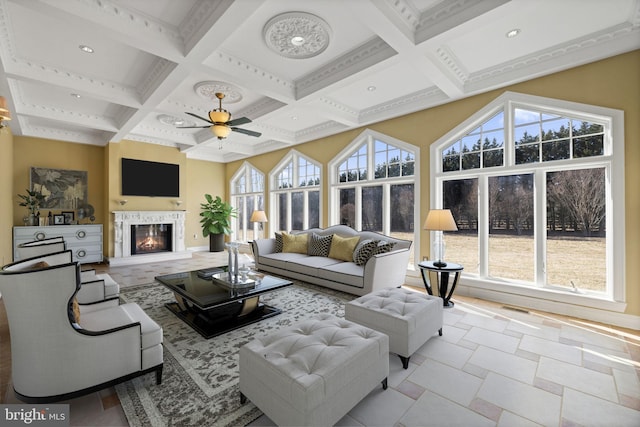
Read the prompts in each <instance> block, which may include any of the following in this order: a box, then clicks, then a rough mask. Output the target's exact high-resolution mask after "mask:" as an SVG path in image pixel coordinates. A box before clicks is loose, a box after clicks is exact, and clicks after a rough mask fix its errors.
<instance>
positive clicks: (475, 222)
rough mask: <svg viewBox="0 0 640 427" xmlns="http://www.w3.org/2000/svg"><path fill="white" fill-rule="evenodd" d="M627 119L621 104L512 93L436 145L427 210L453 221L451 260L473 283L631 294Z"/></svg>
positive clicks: (620, 297)
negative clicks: (447, 213) (627, 285)
mask: <svg viewBox="0 0 640 427" xmlns="http://www.w3.org/2000/svg"><path fill="white" fill-rule="evenodd" d="M623 126H624V123H623V115H622V112H620V111H618V110H611V109H607V108H600V107H595V106H589V105H582V104H575V103H570V102H563V101H559V100H555V99H547V98H540V97H533V96H527V95H521V94H515V93H505V94H504V95H502V96H501V97H499V98H498V99H497V100H495V101H494V102H492V103H491V104H490V105H488V106H487V107H485V108H484V109H483V110H481V111H479V112H478V113H477V114H476V115H474V116H473V117H471V118H470V119H468V120H467V121H466V122H464V123H462V124H461V125H460V126H458V127H457V128H456V129H454V130H453V131H451V132H450V133H449V134H447V135H445V136H444V137H442V138H441V139H440V140H439V141H436V142H435V143H434V144H433V145H432V148H431V184H432V191H431V197H432V200H431V206H432V207H433V208H439V207H442V208H448V209H451V211H452V213H453V216H454V218H455V219H456V222H457V224H458V231H457V232H447V233H446V236H445V241H446V245H447V254H448V255H447V259H449V260H451V261H452V262H459V263H460V264H462V265H463V266H464V275H465V279H466V282H467V283H470V284H471V285H474V284H477V285H481V286H482V287H483V289H494V290H498V289H500V290H505V288H506V287H511V289H510V290H509V292H515V293H520V294H525V295H538V294H536V293H535V292H537V291H543V292H545V293H546V295H545V297H546V298H550V299H557V300H563V301H565V300H567V295H570V296H571V298H570V299H574V297H576V298H579V297H582V299H587V298H585V297H591V298H593V297H595V298H599V299H600V302H598V303H594V306H597V305H599V307H600V308H602V299H603V298H604V299H608V300H610V301H618V302H622V301H624V279H623V277H624V172H623V168H624V157H623V156H624V154H623V153H624V134H623V131H622V130H621V129H623ZM532 292H533V293H532ZM557 295H561V296H557ZM587 304H588V303H587ZM612 307H613V308H612V309H619V307H618V308H615V306H612Z"/></svg>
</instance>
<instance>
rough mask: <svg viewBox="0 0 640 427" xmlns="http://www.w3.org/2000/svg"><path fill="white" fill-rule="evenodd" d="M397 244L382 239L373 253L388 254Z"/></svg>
mask: <svg viewBox="0 0 640 427" xmlns="http://www.w3.org/2000/svg"><path fill="white" fill-rule="evenodd" d="M395 245H396V244H395V242H385V241H384V240H380V241H379V242H378V245H377V246H376V248H375V250H374V251H373V255H378V254H386V253H387V252H391V250H392V249H393V247H394V246H395ZM373 255H371V256H373Z"/></svg>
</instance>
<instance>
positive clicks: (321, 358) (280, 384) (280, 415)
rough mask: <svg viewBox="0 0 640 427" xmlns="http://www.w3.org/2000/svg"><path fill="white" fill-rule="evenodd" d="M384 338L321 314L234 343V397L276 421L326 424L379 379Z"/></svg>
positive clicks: (384, 366)
mask: <svg viewBox="0 0 640 427" xmlns="http://www.w3.org/2000/svg"><path fill="white" fill-rule="evenodd" d="M388 355H389V338H388V337H387V336H386V335H384V334H381V333H380V332H377V331H374V330H372V329H370V328H367V327H365V326H362V325H358V324H356V323H353V322H349V321H348V320H344V319H341V318H338V317H335V316H332V315H328V314H322V315H319V316H317V317H314V318H312V319H308V320H305V321H303V322H300V323H299V324H297V325H295V326H292V327H289V328H286V329H282V330H280V331H277V332H275V333H274V334H272V335H268V336H265V337H260V338H257V339H255V340H254V341H252V342H250V343H248V344H246V345H244V346H243V347H241V348H240V366H239V369H240V401H241V403H244V402H245V401H246V398H249V399H250V400H251V401H252V402H253V403H254V404H255V405H256V406H257V407H258V408H260V410H261V411H262V412H264V413H265V414H266V415H267V416H268V417H269V418H271V420H272V421H273V422H275V423H276V424H277V425H295V426H310V425H314V426H332V425H334V424H335V423H336V422H338V421H339V420H340V419H341V418H342V417H344V416H345V415H346V414H347V413H348V412H349V411H350V410H351V409H352V408H353V407H354V406H355V405H357V404H358V402H360V401H361V400H362V399H363V398H364V397H366V396H367V395H368V394H369V393H370V392H371V390H373V389H374V388H375V387H376V385H378V384H379V383H380V382H382V387H383V388H384V389H386V388H387V375H388V374H389V356H388Z"/></svg>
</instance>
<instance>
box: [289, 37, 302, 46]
mask: <svg viewBox="0 0 640 427" xmlns="http://www.w3.org/2000/svg"><path fill="white" fill-rule="evenodd" d="M304 42H305V40H304V37H302V36H294V37H291V44H292V45H294V46H302V45H303V44H304Z"/></svg>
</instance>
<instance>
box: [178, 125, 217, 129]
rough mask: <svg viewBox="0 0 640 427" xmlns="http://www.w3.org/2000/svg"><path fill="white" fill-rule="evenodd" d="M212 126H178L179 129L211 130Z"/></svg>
mask: <svg viewBox="0 0 640 427" xmlns="http://www.w3.org/2000/svg"><path fill="white" fill-rule="evenodd" d="M210 127H211V125H205V126H176V128H177V129H204V128H210Z"/></svg>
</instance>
